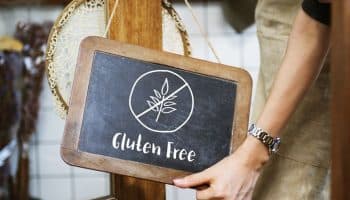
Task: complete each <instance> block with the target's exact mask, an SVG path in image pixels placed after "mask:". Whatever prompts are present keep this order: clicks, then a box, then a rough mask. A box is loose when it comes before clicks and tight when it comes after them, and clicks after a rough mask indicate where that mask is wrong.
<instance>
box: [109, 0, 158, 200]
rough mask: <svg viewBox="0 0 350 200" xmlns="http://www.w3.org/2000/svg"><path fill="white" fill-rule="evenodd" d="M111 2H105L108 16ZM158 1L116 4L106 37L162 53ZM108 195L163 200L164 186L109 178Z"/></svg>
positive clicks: (120, 198)
mask: <svg viewBox="0 0 350 200" xmlns="http://www.w3.org/2000/svg"><path fill="white" fill-rule="evenodd" d="M114 3H115V0H109V1H108V12H107V13H108V16H109V13H111V11H112V8H113V6H114ZM161 11H162V8H161V0H132V1H130V0H119V5H118V9H117V12H116V14H115V17H114V18H113V19H112V25H111V28H110V30H109V33H108V37H109V38H110V39H113V40H118V41H122V42H128V43H132V44H136V45H140V46H144V47H148V48H152V49H158V50H161V49H162V13H161ZM111 191H112V194H114V195H115V196H116V197H117V198H118V200H135V199H139V200H164V199H165V185H164V184H160V183H155V182H152V181H146V180H140V179H135V178H132V177H126V176H121V175H112V177H111Z"/></svg>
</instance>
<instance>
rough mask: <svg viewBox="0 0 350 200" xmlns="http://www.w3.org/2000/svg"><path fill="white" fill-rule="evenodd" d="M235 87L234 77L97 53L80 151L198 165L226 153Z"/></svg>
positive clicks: (185, 166) (172, 164) (191, 168)
mask: <svg viewBox="0 0 350 200" xmlns="http://www.w3.org/2000/svg"><path fill="white" fill-rule="evenodd" d="M235 94H236V84H235V82H234V81H228V80H222V79H218V78H216V77H209V76H204V75H200V74H198V73H193V72H188V71H184V70H178V69H175V68H173V67H169V66H166V65H160V64H155V63H149V62H144V61H140V60H136V59H131V58H126V57H122V56H119V55H112V54H108V53H103V52H96V53H95V56H94V59H93V64H92V72H91V77H90V82H89V89H88V94H87V99H86V105H85V111H84V119H83V126H82V130H81V135H80V140H79V150H81V151H86V152H90V153H95V154H99V155H105V156H111V157H116V158H120V159H126V160H132V161H137V162H142V163H147V164H152V165H158V166H162V167H168V168H173V169H178V170H185V171H190V172H197V171H201V170H203V169H205V168H207V167H209V166H211V165H213V164H214V163H216V162H217V161H219V160H221V159H222V158H224V157H225V156H227V155H229V152H230V145H231V131H232V121H233V114H234V112H233V111H234V105H235ZM162 99H164V100H163V102H161V101H162ZM158 102H159V104H158V105H156V103H158ZM154 105H156V106H154ZM152 106H153V108H152ZM116 135H117V136H116ZM113 142H115V143H116V144H114V146H113V144H112V143H113ZM146 143H148V144H149V147H150V148H147V147H146V148H147V150H145V149H144V148H145V145H146ZM148 144H147V145H148ZM152 146H153V148H152ZM154 146H157V147H156V148H155V147H154ZM176 150H177V151H178V152H177V151H176ZM189 152H193V153H192V154H193V155H192V154H191V155H192V156H190V158H188V156H189Z"/></svg>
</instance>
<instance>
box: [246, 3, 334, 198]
mask: <svg viewBox="0 0 350 200" xmlns="http://www.w3.org/2000/svg"><path fill="white" fill-rule="evenodd" d="M300 5H301V0H259V1H258V4H257V7H256V14H255V15H256V16H255V17H256V25H257V34H258V38H259V43H260V50H261V68H260V73H259V78H258V83H257V91H256V96H255V99H254V109H253V111H254V113H253V117H252V121H256V119H257V117H258V115H259V114H260V112H261V110H262V108H263V106H264V104H265V102H266V100H267V97H268V94H269V91H270V89H271V86H272V83H273V79H274V76H275V74H276V72H277V70H278V68H279V66H280V64H281V62H282V59H283V55H284V53H285V50H286V47H287V40H288V36H289V33H290V31H291V28H292V23H293V21H294V18H295V16H296V14H297V12H298V10H299V9H300ZM326 65H327V66H324V68H323V70H322V72H321V74H320V76H319V78H318V80H317V81H316V83H315V84H314V85H313V87H312V89H311V90H310V91H309V92H308V94H307V95H306V97H305V99H304V100H303V102H302V103H301V104H300V105H299V107H298V109H297V111H296V112H295V114H294V115H293V117H292V119H291V120H290V122H289V123H288V125H287V127H286V128H285V130H284V131H283V132H282V133H281V134H282V145H281V148H280V151H279V153H278V154H277V155H274V156H273V157H272V158H271V160H270V161H269V162H268V163H267V164H266V166H265V167H264V169H263V171H262V174H261V176H260V178H259V181H258V183H257V185H256V188H255V191H254V197H253V199H254V200H284V199H286V200H288V199H291V200H299V199H306V200H309V199H311V200H313V199H317V200H320V199H329V170H328V168H329V165H330V113H329V108H328V104H329V76H328V64H326ZM297 83H298V81H297V80H296V84H297ZM285 98H288V97H285ZM281 101H283V99H281Z"/></svg>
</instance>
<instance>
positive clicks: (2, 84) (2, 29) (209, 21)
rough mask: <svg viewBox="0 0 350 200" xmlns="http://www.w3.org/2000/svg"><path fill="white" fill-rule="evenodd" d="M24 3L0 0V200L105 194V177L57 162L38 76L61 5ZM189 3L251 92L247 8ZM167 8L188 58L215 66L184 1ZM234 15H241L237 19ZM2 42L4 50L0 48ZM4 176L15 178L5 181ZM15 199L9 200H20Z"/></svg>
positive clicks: (255, 51) (187, 193)
mask: <svg viewBox="0 0 350 200" xmlns="http://www.w3.org/2000/svg"><path fill="white" fill-rule="evenodd" d="M25 2H27V1H22V3H21V1H16V0H0V38H1V39H0V115H1V117H0V135H1V137H0V149H3V150H4V149H5V147H6V149H5V151H2V150H0V151H1V153H0V166H1V167H0V172H1V176H0V181H1V182H0V199H2V197H5V196H6V195H7V196H8V195H9V194H8V191H14V193H16V191H18V188H21V187H22V188H26V187H28V188H29V194H30V195H29V196H30V198H31V199H44V200H55V199H60V200H62V199H63V200H86V199H93V198H97V197H101V196H105V195H108V194H109V192H110V177H109V174H108V173H102V172H97V171H93V170H87V169H81V168H76V167H71V166H69V165H67V164H65V163H64V162H63V161H62V159H61V158H60V153H59V148H60V142H61V137H62V133H63V128H64V120H62V119H61V118H60V117H59V116H58V115H57V113H56V111H55V108H54V107H55V106H54V99H53V97H52V95H51V93H50V89H49V86H48V83H47V78H46V74H45V75H43V76H41V74H43V73H45V72H44V70H43V69H44V68H43V66H44V65H45V64H44V59H45V55H44V52H45V51H44V50H45V48H46V47H45V44H46V38H47V34H48V33H49V30H50V27H51V26H52V22H54V21H55V19H56V18H57V17H58V16H59V14H60V13H61V11H62V9H63V8H64V4H65V3H67V2H68V1H59V0H56V1H49V3H48V4H43V3H42V2H40V1H38V3H33V2H30V3H29V2H27V3H25ZM238 2H240V1H237V4H238ZM242 2H244V1H242ZM246 2H249V1H246ZM191 3H192V6H193V8H194V11H195V13H196V15H197V17H198V19H199V22H200V24H201V25H202V26H203V28H204V30H205V32H206V34H208V36H209V39H210V41H211V42H212V44H213V46H214V48H215V50H216V51H217V52H218V56H219V57H220V59H221V61H222V63H224V64H227V65H231V66H237V67H242V68H244V69H246V70H247V71H249V73H250V74H251V76H252V78H253V83H254V87H255V83H256V77H257V74H258V70H259V46H258V41H257V37H256V28H255V25H254V22H253V21H252V20H253V11H254V6H250V7H248V8H245V7H244V6H237V4H235V5H230V4H231V3H230V1H208V0H202V1H201V0H196V1H193V2H192V1H191ZM173 6H174V7H175V9H176V11H177V12H178V13H179V15H180V17H181V19H182V20H183V22H184V24H185V26H186V29H187V31H188V34H189V37H190V42H191V47H192V54H193V55H192V56H193V57H196V58H200V59H205V60H210V61H214V62H216V60H215V57H214V56H213V54H212V53H211V51H210V49H209V48H208V45H207V43H206V42H205V39H204V38H203V36H202V35H201V34H200V31H199V29H198V27H197V26H196V25H195V22H194V20H193V18H192V16H191V13H190V12H189V10H188V8H187V7H186V6H185V4H184V3H183V1H175V2H174V3H173ZM245 9H247V10H245ZM240 12H243V15H238V14H239V13H240ZM244 13H245V15H247V16H244ZM241 14H242V13H241ZM12 37H14V38H16V39H17V40H18V41H20V42H21V44H17V43H16V41H12V39H10V38H12ZM9 42H10V43H11V45H10V46H12V47H11V48H12V50H11V51H9V50H8V49H7V50H6V49H5V50H4V49H3V48H1V47H2V46H6V44H7V43H9ZM20 45H23V50H22V51H21V52H19V50H18V49H19V48H20V47H19V46H20ZM16 49H17V50H16ZM23 63H24V65H23ZM9 68H11V70H10V72H8V69H9ZM6 83H7V84H6ZM8 83H11V84H8ZM19 85H20V86H21V87H20V89H18V88H19ZM6 91H7V92H6ZM8 91H13V92H8ZM253 91H254V90H253ZM19 105H20V106H19ZM36 113H37V114H36ZM14 135H15V137H16V138H17V144H22V145H20V146H21V148H20V149H18V148H16V146H17V145H15V144H14V142H13V140H12V138H13V137H14ZM7 157H9V158H7ZM18 157H21V158H22V159H18ZM27 169H29V170H27ZM7 174H12V175H16V176H17V178H16V179H15V180H10V179H9V178H8V176H7ZM26 180H28V183H29V185H26V182H27V181H26ZM16 195H17V196H12V197H9V198H10V199H11V198H12V199H20V198H21V197H20V195H21V194H16ZM166 197H167V200H183V199H190V200H191V199H195V193H194V191H192V190H182V189H177V188H175V187H173V186H167V189H166ZM4 199H6V198H4Z"/></svg>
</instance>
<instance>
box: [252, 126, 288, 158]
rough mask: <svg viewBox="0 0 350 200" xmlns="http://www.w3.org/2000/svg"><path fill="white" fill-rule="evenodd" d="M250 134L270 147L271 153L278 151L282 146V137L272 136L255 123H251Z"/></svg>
mask: <svg viewBox="0 0 350 200" xmlns="http://www.w3.org/2000/svg"><path fill="white" fill-rule="evenodd" d="M248 134H249V135H251V136H253V137H255V138H257V139H258V140H260V141H261V142H262V143H263V144H264V145H265V146H266V147H267V148H268V150H269V154H270V155H271V154H274V153H276V152H277V151H278V149H279V147H280V143H281V139H280V138H279V137H276V138H274V137H272V136H271V135H270V134H268V133H267V132H266V131H264V130H263V129H261V128H259V127H257V126H256V125H255V124H251V125H250V127H249V129H248Z"/></svg>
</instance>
